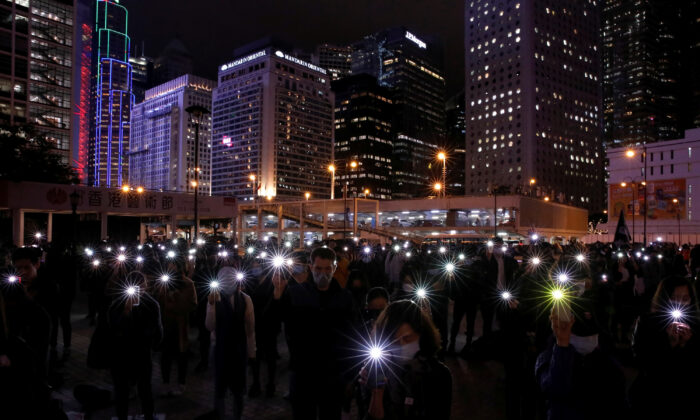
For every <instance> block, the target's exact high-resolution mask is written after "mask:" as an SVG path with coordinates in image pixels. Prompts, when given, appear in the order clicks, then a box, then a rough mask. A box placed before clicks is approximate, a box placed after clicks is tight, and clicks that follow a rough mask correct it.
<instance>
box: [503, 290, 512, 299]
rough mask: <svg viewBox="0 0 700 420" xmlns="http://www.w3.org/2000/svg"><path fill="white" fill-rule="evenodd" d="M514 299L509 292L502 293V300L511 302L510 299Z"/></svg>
mask: <svg viewBox="0 0 700 420" xmlns="http://www.w3.org/2000/svg"><path fill="white" fill-rule="evenodd" d="M512 297H513V295H511V294H510V292H508V291H503V292H501V299H503V300H510V298H512Z"/></svg>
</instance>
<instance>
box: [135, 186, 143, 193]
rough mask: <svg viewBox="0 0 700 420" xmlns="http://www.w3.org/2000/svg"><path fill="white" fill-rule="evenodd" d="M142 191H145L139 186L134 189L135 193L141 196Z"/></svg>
mask: <svg viewBox="0 0 700 420" xmlns="http://www.w3.org/2000/svg"><path fill="white" fill-rule="evenodd" d="M144 191H145V190H144V188H143V187H141V186H139V187H136V192H137V193H139V194H141V193H142V192H144Z"/></svg>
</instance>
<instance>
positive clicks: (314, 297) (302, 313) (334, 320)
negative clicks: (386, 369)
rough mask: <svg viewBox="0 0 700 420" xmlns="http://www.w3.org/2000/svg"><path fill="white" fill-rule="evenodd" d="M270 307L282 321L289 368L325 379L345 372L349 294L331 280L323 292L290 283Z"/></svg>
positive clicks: (350, 306) (309, 284) (349, 323)
mask: <svg viewBox="0 0 700 420" xmlns="http://www.w3.org/2000/svg"><path fill="white" fill-rule="evenodd" d="M271 309H272V310H273V311H274V313H275V314H276V316H277V317H278V319H280V320H281V321H283V322H284V323H285V332H286V334H287V338H288V345H289V354H290V369H291V370H293V371H297V372H301V371H303V372H304V373H305V374H309V375H311V374H318V375H321V376H327V377H329V378H330V377H337V376H338V375H341V374H343V373H347V372H348V371H349V367H350V365H352V361H351V360H348V359H349V357H348V352H349V351H350V350H351V349H350V347H351V344H350V342H349V340H348V337H350V333H351V331H350V330H351V325H352V314H353V307H352V297H351V295H350V292H348V291H347V290H345V289H343V288H341V287H340V284H338V282H337V281H336V280H335V279H333V280H332V281H331V285H330V287H329V289H328V290H326V291H325V292H321V291H319V290H318V288H317V287H316V285H315V284H314V283H313V282H305V283H292V284H290V285H289V286H288V287H287V289H286V290H285V292H284V294H283V295H282V297H281V299H279V300H273V302H272V305H271Z"/></svg>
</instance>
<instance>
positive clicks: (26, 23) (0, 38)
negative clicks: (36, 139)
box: [0, 0, 74, 163]
mask: <svg viewBox="0 0 700 420" xmlns="http://www.w3.org/2000/svg"><path fill="white" fill-rule="evenodd" d="M73 13H74V8H73V0H53V1H31V2H30V1H29V0H14V1H13V0H8V1H4V2H2V3H0V123H2V124H17V125H24V124H29V125H31V126H32V127H33V128H34V130H35V133H36V134H37V135H41V136H44V137H46V138H47V139H49V140H50V141H51V142H52V143H53V145H54V147H55V149H56V152H57V153H60V154H61V156H62V158H63V160H64V162H65V163H70V162H71V160H72V156H71V129H72V124H71V111H72V91H71V88H72V81H73V73H72V68H73Z"/></svg>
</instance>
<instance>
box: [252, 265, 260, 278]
mask: <svg viewBox="0 0 700 420" xmlns="http://www.w3.org/2000/svg"><path fill="white" fill-rule="evenodd" d="M250 274H252V275H253V276H254V277H260V275H261V274H262V267H253V268H251V269H250Z"/></svg>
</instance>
